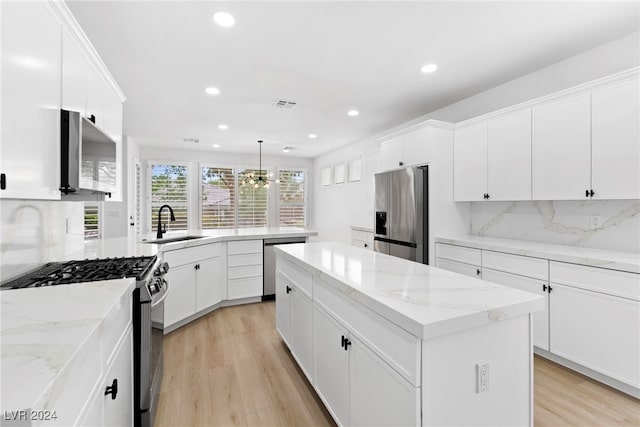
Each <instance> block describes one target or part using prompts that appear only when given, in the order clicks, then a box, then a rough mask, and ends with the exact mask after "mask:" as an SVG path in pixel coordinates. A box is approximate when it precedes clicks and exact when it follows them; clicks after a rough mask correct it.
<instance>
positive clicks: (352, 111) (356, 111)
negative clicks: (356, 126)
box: [347, 110, 360, 117]
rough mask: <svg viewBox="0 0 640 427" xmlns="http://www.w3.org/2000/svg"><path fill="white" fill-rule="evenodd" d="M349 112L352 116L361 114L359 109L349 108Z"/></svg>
mask: <svg viewBox="0 0 640 427" xmlns="http://www.w3.org/2000/svg"><path fill="white" fill-rule="evenodd" d="M347 114H348V115H350V116H351V117H355V116H357V115H358V114H360V112H359V111H358V110H349V112H348V113H347Z"/></svg>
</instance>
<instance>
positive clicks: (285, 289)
mask: <svg viewBox="0 0 640 427" xmlns="http://www.w3.org/2000/svg"><path fill="white" fill-rule="evenodd" d="M276 252H277V271H276V326H277V329H278V332H279V333H280V335H281V336H282V338H283V340H284V342H285V343H286V345H287V346H288V347H289V349H290V350H291V354H292V355H293V357H294V358H295V360H296V361H297V363H298V365H299V366H300V368H301V369H302V371H303V372H304V374H305V375H306V377H307V379H308V380H309V382H310V383H311V384H312V386H313V387H314V389H315V390H316V392H317V393H318V395H319V396H320V398H321V399H322V401H323V402H324V404H325V406H326V407H327V409H328V410H329V412H330V413H331V415H332V416H333V418H334V420H335V421H336V422H337V423H338V424H339V425H367V426H371V425H390V426H391V425H392V426H399V425H425V426H426V425H456V426H460V425H466V426H469V425H492V426H497V425H509V426H515V425H532V424H533V375H532V369H533V351H532V349H533V347H532V336H531V313H532V312H534V311H537V310H540V309H541V308H542V307H543V299H542V298H541V297H539V296H536V295H534V294H530V293H527V292H522V291H518V290H515V289H511V288H507V287H503V286H500V285H495V284H493V283H489V282H484V281H481V280H478V279H473V278H467V277H465V276H461V275H458V274H455V273H451V272H448V271H444V270H440V269H436V268H431V267H428V266H425V265H421V264H417V263H414V262H410V261H406V260H402V259H399V258H394V257H390V256H387V255H384V254H379V253H375V252H371V251H367V250H363V249H360V248H356V247H353V246H350V245H346V244H342V243H334V242H319V243H307V244H298V245H287V246H286V247H285V246H283V247H279V248H278V250H277V251H276Z"/></svg>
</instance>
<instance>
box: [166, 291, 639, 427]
mask: <svg viewBox="0 0 640 427" xmlns="http://www.w3.org/2000/svg"><path fill="white" fill-rule="evenodd" d="M164 352H165V364H164V380H163V383H162V389H161V392H160V400H159V403H158V412H157V415H156V422H155V427H164V426H170V427H174V426H231V425H240V426H242V425H247V426H294V425H296V426H334V425H335V423H334V422H333V420H332V419H331V416H330V415H329V414H328V412H327V411H326V409H325V408H324V406H323V405H322V403H321V401H320V399H319V398H318V397H317V396H316V394H315V392H314V391H313V389H312V388H311V386H310V385H309V384H308V383H307V381H306V380H305V379H304V375H303V374H302V372H301V371H300V369H299V368H298V366H297V365H296V363H295V361H294V360H293V358H292V357H291V355H290V354H289V352H288V351H287V349H286V347H285V346H284V344H283V343H282V341H281V340H280V337H279V335H278V333H277V332H276V330H275V303H273V302H267V303H258V304H249V305H243V306H236V307H227V308H223V309H220V310H217V311H215V312H213V313H211V314H209V315H207V316H205V317H202V318H200V319H198V320H196V321H194V322H192V323H190V324H188V325H186V326H184V327H182V328H180V329H178V330H177V331H175V332H172V333H171V334H169V335H167V336H165V342H164ZM534 381H535V388H534V390H535V397H534V401H535V412H534V413H535V426H536V427H544V426H607V427H608V426H635V427H638V426H640V401H638V400H636V399H634V398H632V397H629V396H627V395H625V394H623V393H620V392H618V391H616V390H613V389H611V388H609V387H607V386H604V385H602V384H600V383H598V382H595V381H593V380H591V379H589V378H586V377H584V376H582V375H580V374H577V373H574V372H573V371H570V370H568V369H565V368H563V367H561V366H559V365H556V364H555V363H553V362H550V361H547V360H546V359H543V358H540V357H537V356H536V358H535V374H534Z"/></svg>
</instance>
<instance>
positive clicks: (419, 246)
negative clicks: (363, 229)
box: [373, 166, 429, 264]
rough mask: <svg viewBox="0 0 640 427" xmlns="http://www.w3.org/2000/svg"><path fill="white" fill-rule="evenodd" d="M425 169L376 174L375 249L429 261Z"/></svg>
mask: <svg viewBox="0 0 640 427" xmlns="http://www.w3.org/2000/svg"><path fill="white" fill-rule="evenodd" d="M428 172H429V169H428V166H420V167H410V168H406V169H399V170H394V171H389V172H383V173H378V174H376V175H375V195H376V202H375V215H376V216H375V236H374V238H373V249H374V250H375V251H376V252H382V253H385V254H389V255H393V256H397V257H400V258H405V259H408V260H411V261H416V262H419V263H422V264H428V263H429V254H428V246H429V245H428V242H429V238H428V237H429V221H428V218H429V197H428V189H429V185H428V184H429V173H428Z"/></svg>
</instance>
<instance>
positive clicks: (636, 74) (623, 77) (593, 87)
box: [455, 67, 640, 129]
mask: <svg viewBox="0 0 640 427" xmlns="http://www.w3.org/2000/svg"><path fill="white" fill-rule="evenodd" d="M638 79H640V67H633V68H629V69H628V70H624V71H620V72H618V73H615V74H611V75H608V76H605V77H601V78H599V79H596V80H591V81H589V82H586V83H581V84H579V85H576V86H572V87H569V88H567V89H562V90H560V91H557V92H553V93H550V94H548V95H544V96H541V97H538V98H534V99H531V100H528V101H524V102H521V103H519V104H515V105H511V106H509V107H506V108H501V109H500V110H495V111H492V112H490V113H486V114H483V115H481V116H476V117H473V118H471V119H468V120H464V121H462V122H458V123H456V125H455V128H456V129H459V128H463V127H467V126H471V125H473V124H475V123H478V122H481V121H485V120H490V119H492V118H495V117H503V116H506V115H509V114H513V113H517V112H520V111H522V110H524V109H527V108H533V107H539V106H541V105H544V104H547V103H550V102H554V101H557V100H559V99H562V98H566V97H569V96H573V95H579V94H584V93H586V92H594V91H597V90H599V89H602V88H606V87H611V86H614V85H617V84H621V83H626V82H629V81H632V80H638Z"/></svg>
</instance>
